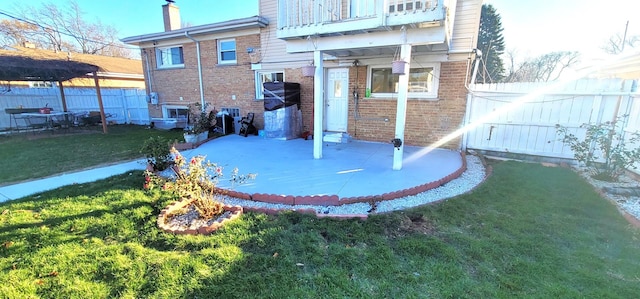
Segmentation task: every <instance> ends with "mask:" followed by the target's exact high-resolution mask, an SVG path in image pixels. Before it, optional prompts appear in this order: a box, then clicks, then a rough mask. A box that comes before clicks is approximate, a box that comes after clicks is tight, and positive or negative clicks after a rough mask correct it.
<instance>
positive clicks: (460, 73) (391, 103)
mask: <svg viewBox="0 0 640 299" xmlns="http://www.w3.org/2000/svg"><path fill="white" fill-rule="evenodd" d="M356 69H357V75H356ZM466 70H467V63H466V62H465V61H461V62H445V63H442V64H441V67H440V82H439V87H438V100H437V101H434V100H417V99H409V100H408V102H407V123H406V128H405V138H404V143H405V144H407V145H419V146H428V145H430V144H432V143H434V142H436V141H438V140H440V139H441V138H442V137H444V136H446V135H448V134H449V133H451V132H453V131H455V130H457V129H458V128H460V126H461V124H462V121H463V118H464V113H465V107H466V89H465V87H464V79H465V75H466ZM356 77H357V78H358V80H357V81H358V87H359V88H358V93H359V95H360V99H359V103H358V116H359V118H356V117H355V101H354V98H353V93H352V91H353V84H354V83H355V82H356ZM366 78H367V67H366V66H360V67H351V68H350V70H349V81H350V82H349V83H350V84H349V85H350V89H349V91H350V92H349V124H348V128H349V129H348V130H349V134H350V135H351V136H353V137H354V138H356V139H360V140H370V141H380V142H389V141H390V140H391V139H393V138H394V133H395V122H396V107H397V102H396V100H395V99H378V98H376V99H365V98H364V95H365V87H366ZM385 119H388V121H385ZM460 138H461V137H457V138H455V139H453V140H452V141H450V142H448V143H446V144H445V145H444V147H447V148H453V149H456V148H458V147H459V143H460Z"/></svg>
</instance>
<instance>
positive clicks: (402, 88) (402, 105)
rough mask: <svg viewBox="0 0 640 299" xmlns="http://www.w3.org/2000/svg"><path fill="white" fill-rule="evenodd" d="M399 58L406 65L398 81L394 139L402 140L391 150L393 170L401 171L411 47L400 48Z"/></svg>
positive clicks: (405, 45) (403, 46)
mask: <svg viewBox="0 0 640 299" xmlns="http://www.w3.org/2000/svg"><path fill="white" fill-rule="evenodd" d="M400 57H402V58H403V59H404V60H405V61H406V62H407V64H406V65H405V67H404V75H400V76H399V77H400V78H399V79H398V104H397V108H396V133H395V137H394V138H398V139H400V140H402V145H401V146H400V147H394V148H393V170H400V169H402V156H403V153H404V128H405V123H406V121H407V97H408V93H409V67H410V65H411V45H407V44H404V45H402V46H401V47H400Z"/></svg>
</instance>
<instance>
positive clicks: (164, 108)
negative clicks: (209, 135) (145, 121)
mask: <svg viewBox="0 0 640 299" xmlns="http://www.w3.org/2000/svg"><path fill="white" fill-rule="evenodd" d="M174 109H175V110H187V119H188V117H189V107H188V106H182V105H163V106H162V116H163V117H164V118H171V117H170V116H169V110H174ZM176 114H177V113H176Z"/></svg>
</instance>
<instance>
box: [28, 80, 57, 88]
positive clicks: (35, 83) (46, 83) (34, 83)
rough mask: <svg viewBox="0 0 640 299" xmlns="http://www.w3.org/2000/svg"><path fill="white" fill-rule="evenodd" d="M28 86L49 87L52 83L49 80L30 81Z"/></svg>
mask: <svg viewBox="0 0 640 299" xmlns="http://www.w3.org/2000/svg"><path fill="white" fill-rule="evenodd" d="M29 87H31V88H51V87H53V83H52V82H50V81H30V82H29Z"/></svg>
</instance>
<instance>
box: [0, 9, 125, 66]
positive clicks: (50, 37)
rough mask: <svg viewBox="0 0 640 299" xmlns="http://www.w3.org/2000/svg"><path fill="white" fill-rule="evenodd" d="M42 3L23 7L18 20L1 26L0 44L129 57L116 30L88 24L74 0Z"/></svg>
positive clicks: (99, 24) (95, 23) (98, 22)
mask: <svg viewBox="0 0 640 299" xmlns="http://www.w3.org/2000/svg"><path fill="white" fill-rule="evenodd" d="M58 5H59V4H56V3H45V4H43V5H42V6H41V7H40V8H34V7H29V6H26V7H22V8H21V9H20V11H21V12H20V13H19V15H20V16H19V17H14V18H15V20H12V21H7V22H4V21H3V23H2V25H3V26H2V27H3V28H2V29H0V41H2V42H3V43H4V44H7V45H12V44H23V43H24V42H25V41H30V42H32V43H34V44H35V45H36V46H38V47H42V48H45V49H52V50H56V51H68V52H79V53H84V54H99V55H106V56H115V57H130V56H131V51H130V50H129V49H128V48H126V47H125V45H124V44H122V43H121V42H120V41H119V40H118V38H117V33H118V31H117V30H116V29H115V28H114V27H113V26H109V25H104V24H102V23H101V22H100V21H96V22H93V23H91V22H87V21H86V20H85V19H84V18H83V16H84V14H85V13H84V12H83V11H82V9H81V8H80V5H79V4H78V2H76V0H70V1H69V2H67V6H65V7H61V6H58Z"/></svg>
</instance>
